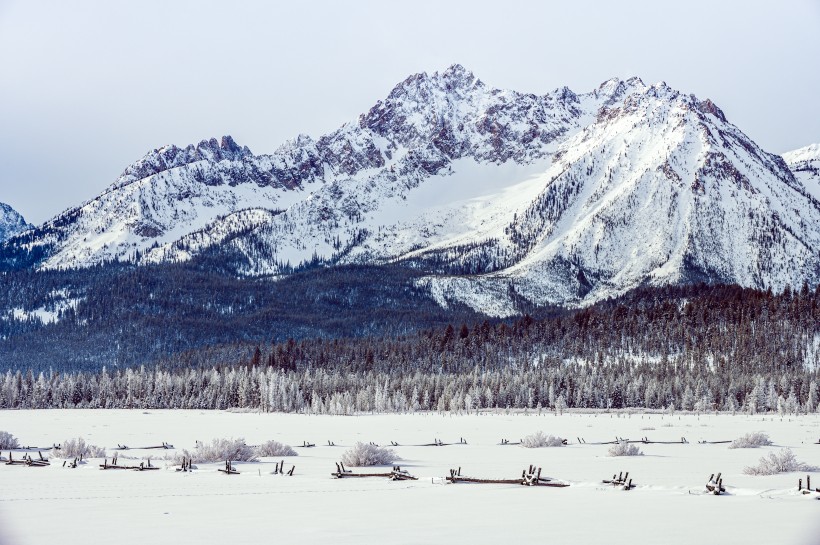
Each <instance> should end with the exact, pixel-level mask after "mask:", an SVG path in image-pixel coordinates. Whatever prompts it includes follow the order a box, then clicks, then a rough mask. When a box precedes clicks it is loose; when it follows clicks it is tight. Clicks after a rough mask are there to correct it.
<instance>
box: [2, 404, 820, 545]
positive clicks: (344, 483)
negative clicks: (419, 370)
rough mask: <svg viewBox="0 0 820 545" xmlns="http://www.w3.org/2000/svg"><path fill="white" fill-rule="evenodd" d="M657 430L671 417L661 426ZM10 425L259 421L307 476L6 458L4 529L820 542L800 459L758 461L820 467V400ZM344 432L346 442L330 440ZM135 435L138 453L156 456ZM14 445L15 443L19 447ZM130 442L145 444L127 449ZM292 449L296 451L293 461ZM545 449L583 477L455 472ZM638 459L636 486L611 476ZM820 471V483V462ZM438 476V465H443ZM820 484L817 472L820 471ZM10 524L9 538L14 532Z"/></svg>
mask: <svg viewBox="0 0 820 545" xmlns="http://www.w3.org/2000/svg"><path fill="white" fill-rule="evenodd" d="M652 428H654V429H652ZM0 430H6V431H9V432H11V433H13V434H14V435H15V436H16V437H17V438H18V439H19V440H20V442H21V443H22V444H28V445H36V446H46V445H51V444H52V443H54V442H61V441H63V440H65V439H67V438H71V437H76V436H82V437H84V438H85V439H86V441H88V442H90V443H93V444H97V445H101V446H105V447H107V448H109V454H111V453H113V451H112V450H110V449H111V447H116V446H117V444H118V443H119V444H127V445H129V446H139V445H154V444H160V443H161V442H163V441H165V442H168V443H172V444H173V445H175V446H176V447H177V448H180V449H181V448H188V449H192V448H193V446H194V443H195V441H196V440H203V441H208V440H210V439H212V438H217V437H244V438H245V440H246V441H247V443H248V444H257V443H260V442H263V441H265V440H268V439H276V440H279V441H282V442H285V443H287V444H290V445H293V446H297V445H301V444H302V442H303V441H309V442H313V443H315V444H316V447H315V448H310V449H297V450H298V451H299V456H298V457H292V458H289V459H286V460H285V466H286V468H290V467H291V465H292V464H295V465H296V471H295V475H294V476H293V477H282V476H279V475H272V474H271V472H272V471H273V466H274V463H273V460H268V459H263V461H262V462H260V463H249V464H237V466H238V468H239V470H240V471H241V474H240V475H234V476H226V475H224V474H222V473H219V472H217V471H216V468H217V467H218V466H219V465H220V464H213V465H202V464H200V465H199V469H198V470H196V471H194V472H193V473H177V472H175V471H173V469H171V467H172V464H171V462H164V461H160V460H157V459H156V458H155V459H154V463H155V464H156V463H159V464H161V465H162V467H163V468H165V466H166V464H167V466H168V468H167V469H163V470H161V471H153V472H137V471H100V470H99V469H98V467H97V461H96V460H94V461H92V462H91V463H88V464H87V465H84V466H80V467H78V468H77V469H69V468H64V467H61V463H62V462H61V461H58V460H52V461H53V462H55V463H53V464H52V465H51V466H49V467H44V468H33V467H31V468H30V467H22V466H6V465H0V543H3V544H4V545H9V544H13V545H18V544H19V545H27V544H41V543H60V544H61V545H68V544H72V543H78V544H79V543H82V544H84V545H86V544H89V543H106V542H108V543H116V544H117V545H129V544H141V545H144V544H146V543H151V544H152V545H153V544H162V543H174V544H179V543H237V544H238V543H262V542H278V543H282V542H296V541H299V542H302V543H319V542H323V543H332V544H338V543H355V544H366V543H391V544H392V543H421V542H427V543H494V544H495V543H511V542H519V543H544V542H550V543H558V544H561V543H578V544H589V543H607V544H613V545H614V544H618V543H629V544H631V545H634V544H642V543H646V544H661V543H663V544H666V543H671V544H676V543H681V544H683V543H687V544H688V543H698V542H703V541H708V542H712V543H721V542H722V543H761V544H767V545H768V544H774V543H777V544H814V543H820V501H817V500H816V499H810V498H809V497H807V496H802V495H800V494H798V493H797V479H798V478H799V477H802V478H803V479H805V475H802V474H797V473H786V474H781V475H775V476H771V477H752V476H747V475H744V474H743V473H742V471H743V468H744V467H745V466H747V465H751V464H756V463H757V461H758V460H759V458H760V457H761V456H762V455H764V454H766V453H768V452H771V451H772V450H779V449H780V448H782V447H785V446H788V447H790V448H792V449H793V450H794V452H795V454H796V455H797V458H798V459H799V460H802V461H804V462H807V463H809V464H811V465H815V466H820V445H818V444H813V443H815V442H817V441H818V440H819V439H820V416H818V415H812V416H800V417H796V418H795V417H791V418H789V417H784V418H783V419H781V418H780V417H778V416H775V417H772V416H765V417H764V416H731V415H718V416H715V415H709V416H703V415H701V416H700V417H698V416H695V415H672V416H670V415H660V414H653V415H641V414H639V413H636V414H632V415H631V416H630V415H626V414H621V415H620V416H618V415H611V414H604V413H597V414H568V413H565V414H564V415H562V416H556V415H554V414H544V415H540V416H539V415H534V414H531V415H520V414H519V415H503V414H482V415H466V416H442V415H438V414H414V415H367V416H357V417H330V416H307V415H285V414H253V413H245V414H242V413H229V412H210V411H140V410H134V411H124V410H109V411H103V410H85V411H83V410H74V411H69V410H65V411H62V410H54V411H0ZM538 430H543V431H544V432H545V433H547V434H553V435H560V436H562V437H566V438H568V439H569V441H570V445H569V446H566V447H560V448H543V449H525V448H522V447H519V446H499V445H498V443H499V442H500V440H501V439H502V438H505V439H509V440H510V441H517V440H518V439H520V438H521V437H523V436H525V435H529V434H531V433H534V432H536V431H538ZM752 431H763V432H766V433H768V434H769V435H770V437H771V439H772V441H773V442H774V445H773V446H771V447H762V448H758V449H735V450H730V449H728V448H727V446H726V445H702V444H698V443H697V441H698V440H726V439H733V438H736V437H738V436H740V435H743V434H745V433H747V432H752ZM616 435H618V436H621V437H627V438H633V439H637V438H640V437H642V436H648V437H649V439H652V440H658V441H661V440H678V439H680V437H681V436H684V437H686V438H687V439H688V440H689V441H690V443H689V444H685V445H683V444H675V445H659V444H649V445H640V448H641V449H642V450H643V452H644V454H645V455H644V456H640V457H629V458H612V457H609V456H607V449H608V447H607V446H596V445H578V444H577V439H576V438H577V437H582V438H585V439H586V441H588V442H592V441H606V440H611V439H612V438H613V437H614V436H616ZM460 437H463V438H464V439H465V440H466V441H467V442H468V444H467V445H453V446H444V447H411V446H399V447H396V448H395V450H396V452H397V454H398V455H399V456H401V457H402V458H403V461H402V462H400V463H401V465H402V467H403V468H406V469H408V470H409V471H410V472H411V473H413V474H415V475H416V476H418V477H419V480H418V481H409V482H392V481H389V480H386V479H342V480H337V479H333V478H331V476H330V473H331V471H332V470H334V469H335V466H334V462H335V461H337V460H338V459H339V458H340V456H341V454H342V453H343V452H344V451H345V450H346V449H345V448H344V446H349V445H352V444H353V443H354V442H356V441H365V442H367V441H373V442H376V443H379V444H382V445H389V443H390V441H396V442H398V443H399V444H414V443H429V442H432V441H433V440H434V439H436V438H438V439H441V440H443V441H445V442H451V441H455V442H457V441H458V440H459V438H460ZM328 440H330V441H333V442H335V443H336V444H337V445H343V446H336V447H329V446H322V445H323V444H324V445H327V441H328ZM143 454H151V455H153V456H157V455H165V454H169V455H171V454H172V452H171V451H156V450H152V451H136V450H131V451H126V452H122V453H120V463H125V462H132V461H133V462H135V463H139V461H141V460H143V459H144V458H143V457H142V455H143ZM3 456H6V457H7V456H8V452H3ZM126 456H134V457H136V459H134V460H127V459H126ZM277 461H278V460H277ZM529 464H535V465H538V466H540V467H542V468H543V469H544V473H545V474H547V475H549V476H553V477H558V478H562V479H565V480H567V481H569V482H570V483H571V484H572V485H571V486H570V487H568V488H546V487H523V486H516V485H468V484H455V485H442V484H435V483H434V482H433V481H434V478H436V477H443V476H444V475H445V474H447V473H448V470H449V468H451V467H452V468H455V467H459V466H461V468H462V472H463V474H466V475H471V476H480V477H499V478H504V477H505V478H513V477H516V476H520V474H521V470H522V469H523V468H525V467H526V466H528V465H529ZM620 471H629V472H630V476H632V477H633V478H634V482H635V483H636V484H637V485H638V486H637V488H636V489H634V490H632V491H630V492H624V491H621V490H615V489H612V488H609V487H608V486H607V485H603V484H601V479H604V478H608V477H611V476H612V474H613V473H617V472H620ZM717 472H722V473H723V479H724V484H725V485H726V486H727V489H728V492H729V494H727V495H725V496H712V495H707V494H705V489H704V484H705V482H706V480H707V479H708V477H709V475H710V474H711V473H717ZM813 477H814V479H813V481H812V486H818V485H820V472H817V473H815V475H813ZM436 480H437V479H436ZM815 482H816V483H817V484H816V485H815V484H814V483H815ZM4 540H5V541H4Z"/></svg>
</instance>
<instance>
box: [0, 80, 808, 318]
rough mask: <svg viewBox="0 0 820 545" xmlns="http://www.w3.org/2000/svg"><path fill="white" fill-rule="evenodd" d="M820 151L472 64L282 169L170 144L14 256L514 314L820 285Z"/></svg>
mask: <svg viewBox="0 0 820 545" xmlns="http://www.w3.org/2000/svg"><path fill="white" fill-rule="evenodd" d="M807 149H808V148H807ZM799 151H802V150H799ZM816 151H817V150H816V149H815V151H814V154H813V155H812V153H811V152H806V153H804V154H803V155H799V153H798V152H794V154H798V155H795V156H794V157H792V156H791V155H790V156H787V160H788V161H789V163H790V165H791V168H792V170H794V173H793V172H792V170H790V168H789V166H788V165H787V164H786V162H784V160H783V159H782V158H781V157H779V156H776V155H772V154H768V153H766V152H765V151H763V150H761V149H760V148H759V147H758V146H757V145H756V144H755V143H754V142H752V141H751V140H750V139H749V138H748V137H746V136H745V135H744V134H743V133H742V132H741V131H740V130H739V129H738V128H737V127H735V126H734V125H732V124H731V123H729V122H728V121H727V119H726V117H725V116H724V114H723V112H722V111H721V110H720V109H719V108H718V107H717V106H716V105H715V104H713V103H712V102H711V101H709V100H700V99H698V98H696V97H695V96H692V95H685V94H682V93H680V92H678V91H676V90H674V89H671V88H669V87H668V86H667V85H666V84H664V83H658V84H655V85H646V84H644V83H643V82H642V81H641V80H640V79H638V78H631V79H629V80H625V81H621V80H618V79H612V80H609V81H606V82H604V83H603V84H602V85H601V86H600V87H598V88H597V89H595V90H593V91H591V92H588V93H584V94H575V93H573V92H572V91H570V90H569V89H567V88H562V89H558V90H556V91H554V92H552V93H549V94H546V95H543V96H536V95H531V94H522V93H517V92H515V91H504V90H499V89H494V88H492V87H490V86H488V85H486V84H484V83H483V82H482V81H480V80H478V79H477V78H476V77H475V76H474V75H473V74H472V73H470V72H469V71H467V70H465V69H464V68H463V67H461V66H459V65H454V66H452V67H450V68H448V69H447V70H446V71H444V72H441V73H438V72H436V73H434V74H432V75H428V74H426V73H422V74H417V75H414V76H411V77H409V78H407V79H406V80H405V81H403V82H401V83H400V84H398V85H397V86H396V87H395V88H394V89H393V91H392V92H391V93H390V94H389V95H388V97H387V98H386V99H385V100H383V101H380V102H379V103H377V104H376V105H375V106H374V107H373V108H371V110H370V111H368V112H367V113H365V114H363V115H361V116H360V117H359V118H358V119H357V120H356V121H354V122H350V123H347V124H345V125H344V126H342V127H340V128H339V129H338V130H336V131H334V132H332V133H330V134H328V135H325V136H323V137H321V138H319V139H318V140H313V139H311V138H310V137H307V136H299V137H298V138H296V139H294V140H292V141H289V142H286V143H285V144H283V145H282V146H281V147H280V148H279V149H278V150H276V151H275V152H274V153H272V154H270V155H253V154H252V153H251V152H250V151H249V150H248V149H247V148H244V147H243V148H241V147H239V146H238V145H236V143H234V142H233V140H232V139H231V138H230V137H224V138H223V139H222V141H221V142H217V141H216V140H210V141H204V142H201V143H200V144H199V145H197V146H188V147H187V148H184V149H181V148H177V147H175V146H168V147H165V148H161V149H158V150H154V151H152V152H150V153H148V154H147V155H146V156H145V157H143V158H142V159H141V160H140V161H138V162H137V163H135V164H133V165H131V166H130V167H128V169H126V171H125V172H124V173H123V174H122V175H121V176H120V178H119V179H118V180H117V181H116V182H115V183H114V184H112V185H111V186H110V187H109V188H108V190H106V191H105V192H104V193H103V194H102V195H100V196H98V197H97V198H95V199H93V200H91V201H88V202H86V203H84V204H83V205H81V206H79V207H77V208H74V209H71V210H68V211H67V212H65V213H63V214H61V215H60V216H58V217H56V218H54V219H52V220H50V221H49V222H46V223H45V224H44V225H42V226H39V227H38V228H37V229H36V230H34V231H30V232H29V233H27V234H26V235H23V236H20V237H17V238H14V239H12V240H10V241H9V242H8V243H7V244H6V245H5V247H4V252H5V253H6V254H7V255H9V254H13V255H19V254H20V252H21V251H24V252H29V253H31V254H32V255H36V256H42V259H39V258H38V266H39V267H43V268H61V267H82V266H88V265H91V264H95V263H100V262H103V261H108V260H125V261H134V262H137V263H157V262H165V261H183V260H188V259H191V258H193V257H195V256H197V255H199V254H202V253H203V252H208V253H209V255H213V254H214V253H216V254H220V253H224V254H225V255H230V256H232V262H234V263H239V265H238V268H239V270H238V271H237V272H239V273H241V274H246V275H259V274H272V273H273V274H275V273H281V272H286V271H288V270H291V267H292V266H296V265H299V264H300V263H305V262H309V261H314V262H315V261H320V262H324V263H326V264H338V263H375V264H380V263H399V264H404V265H406V266H411V267H415V268H419V269H421V270H424V271H428V273H429V275H428V276H427V277H426V278H425V279H424V280H422V281H421V282H422V284H423V285H426V286H427V287H428V288H429V289H430V290H431V291H432V293H433V294H434V295H435V296H436V297H437V298H438V300H439V301H440V302H441V303H442V304H443V305H447V304H448V301H453V300H459V301H463V302H466V303H467V304H469V305H471V306H473V307H476V308H481V309H483V310H487V311H489V312H491V313H494V314H499V315H504V314H510V313H512V312H514V304H513V303H514V301H515V300H516V299H518V298H520V297H522V296H523V297H524V298H525V299H527V300H529V301H531V302H534V303H546V302H560V303H567V304H584V303H586V302H591V301H594V300H598V299H601V298H604V297H608V296H614V295H617V294H620V293H623V292H624V291H626V290H629V289H631V288H633V287H636V286H639V285H642V284H647V283H649V284H668V283H677V282H688V281H697V280H704V281H720V282H736V283H739V284H741V285H744V286H757V287H764V286H771V287H772V288H773V289H782V288H783V287H784V286H786V285H787V284H791V285H799V284H802V283H803V282H804V281H807V282H810V283H817V282H818V280H820V257H818V250H820V202H818V200H817V195H816V193H815V195H814V196H812V193H814V190H813V189H812V188H807V185H809V182H810V181H811V180H810V179H808V178H807V177H806V176H804V173H805V172H810V173H814V174H813V175H814V176H815V178H814V182H815V185H814V186H813V187H815V188H816V187H817V183H816V182H817V179H816V172H817V170H816V165H817V163H816V162H815V163H812V162H811V161H816V160H817V153H816ZM804 156H805V157H814V159H802V157H804ZM804 163H805V164H806V165H808V166H806V167H805V169H808V170H805V169H804V167H803V166H801V165H804ZM812 165H814V166H812ZM811 168H814V170H811ZM801 169H803V170H801ZM804 170H805V172H804ZM807 180H808V181H807ZM237 256H238V257H239V259H238V260H237V259H235V258H236V257H237Z"/></svg>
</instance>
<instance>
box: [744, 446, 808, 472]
mask: <svg viewBox="0 0 820 545" xmlns="http://www.w3.org/2000/svg"><path fill="white" fill-rule="evenodd" d="M817 469H818V468H816V467H814V466H810V465H809V464H807V463H805V462H801V461H800V460H798V459H797V458H796V457H795V456H794V452H792V449H790V448H784V449H783V450H781V451H780V452H770V453H769V454H768V456H763V457H762V458H760V462H759V463H758V464H757V465H756V466H749V467H747V468H744V469H743V473H745V474H746V475H776V474H778V473H788V472H790V471H817Z"/></svg>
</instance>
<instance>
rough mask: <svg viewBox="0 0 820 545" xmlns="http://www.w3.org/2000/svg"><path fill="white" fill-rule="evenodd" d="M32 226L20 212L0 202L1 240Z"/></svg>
mask: <svg viewBox="0 0 820 545" xmlns="http://www.w3.org/2000/svg"><path fill="white" fill-rule="evenodd" d="M30 227H31V225H29V224H28V223H26V220H24V219H23V216H21V215H20V213H19V212H17V211H16V210H15V209H14V208H12V207H11V206H9V205H7V204H5V203H2V202H0V242H3V241H4V240H7V239H9V238H11V237H13V236H14V235H17V234H19V233H22V232H23V231H25V230H26V229H28V228H30Z"/></svg>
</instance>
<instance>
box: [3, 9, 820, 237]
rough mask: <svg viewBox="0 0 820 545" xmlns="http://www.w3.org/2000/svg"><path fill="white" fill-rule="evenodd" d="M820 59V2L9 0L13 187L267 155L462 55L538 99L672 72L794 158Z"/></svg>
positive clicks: (52, 195)
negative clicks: (189, 151)
mask: <svg viewBox="0 0 820 545" xmlns="http://www.w3.org/2000/svg"><path fill="white" fill-rule="evenodd" d="M818 53H820V1H819V0H792V1H770V2H751V1H720V2H716V1H714V0H708V1H701V0H697V1H694V0H688V1H686V2H675V3H670V2H661V1H658V0H652V1H646V2H639V1H630V2H623V1H619V2H613V1H606V0H602V1H597V2H593V1H577V0H574V1H572V2H569V1H566V2H539V1H535V0H533V1H520V2H515V1H510V0H505V1H504V2H499V1H497V0H494V1H486V2H485V1H477V0H472V1H465V2H455V1H452V2H446V1H442V0H439V1H420V0H413V1H412V2H392V1H391V2H388V1H382V2H368V1H327V2H319V1H313V2H310V1H296V0H293V1H291V2H261V1H260V2H226V1H224V0H221V1H219V2H211V1H205V0H196V1H190V2H184V1H177V2H171V1H169V0H162V1H153V0H150V1H149V0H139V1H133V2H111V1H110V0H102V1H99V2H95V1H83V0H75V1H71V2H65V1H54V2H41V1H37V0H20V1H18V0H0V129H2V130H0V201H4V202H7V203H9V204H11V205H12V206H13V207H14V208H16V209H17V210H19V211H20V212H21V213H22V214H23V215H24V216H25V217H26V218H27V219H28V220H29V221H32V222H42V221H44V220H46V219H48V218H49V217H51V216H52V215H54V214H56V213H58V212H60V211H62V210H63V209H65V208H67V207H69V206H72V205H76V204H79V203H80V202H81V201H84V200H87V199H90V198H92V197H93V196H95V195H96V194H97V193H99V192H100V191H102V190H103V189H104V188H105V187H106V186H107V185H108V184H110V183H111V182H113V181H114V179H115V178H116V177H117V176H118V175H119V174H120V173H121V172H122V171H123V169H124V168H125V167H126V166H127V165H128V164H129V163H131V162H133V161H134V160H136V159H138V158H139V157H141V156H142V155H143V154H144V153H146V152H147V151H149V150H151V149H153V148H156V147H160V146H162V145H165V144H177V145H180V146H184V145H187V144H189V143H195V142H198V141H199V140H202V139H205V138H209V137H219V136H221V135H223V134H231V135H233V137H234V139H235V140H236V141H237V142H238V143H239V144H243V145H247V146H249V147H250V148H251V150H252V151H254V152H255V153H266V152H271V151H273V150H275V149H276V148H277V147H278V145H279V144H280V143H281V142H282V141H284V140H285V139H287V138H292V137H294V136H296V135H297V134H299V133H307V134H309V135H311V136H314V137H318V136H320V135H321V134H324V133H326V132H329V131H331V130H333V129H335V128H336V127H338V126H339V125H341V124H342V123H344V122H345V121H348V120H351V119H355V118H356V116H358V114H359V113H361V112H364V111H366V110H367V109H368V108H369V107H370V106H372V105H373V104H374V103H375V102H376V101H377V100H379V99H380V98H384V97H385V96H386V95H387V94H388V93H389V91H390V89H391V88H392V87H393V86H394V85H395V84H396V83H398V82H399V81H401V80H403V79H404V78H406V77H407V76H408V75H410V74H413V73H416V72H421V71H427V72H434V71H436V70H441V69H444V68H446V67H447V66H448V65H450V64H452V63H454V62H458V63H461V64H463V65H464V66H465V67H467V68H468V69H470V70H472V71H473V72H474V73H475V74H476V76H478V77H479V78H481V79H482V80H484V81H485V82H486V83H488V84H489V85H492V86H496V87H501V88H510V89H515V90H518V91H524V92H532V93H537V94H543V93H547V92H549V91H551V90H553V89H555V88H557V87H561V86H563V85H567V86H568V87H570V88H571V89H572V90H574V91H576V92H585V91H589V90H591V89H593V88H594V87H596V86H597V85H598V84H600V83H601V82H602V81H604V80H607V79H609V78H610V77H620V78H627V77H630V76H633V75H637V76H640V77H641V78H643V80H644V81H645V82H647V83H654V82H657V81H660V80H664V81H666V82H667V83H668V84H669V85H671V86H672V87H674V88H676V89H678V90H681V91H683V92H686V93H694V94H696V95H698V96H699V97H701V98H707V97H708V98H711V99H712V100H714V101H715V102H716V103H717V104H718V105H719V106H720V107H721V108H722V109H723V110H724V112H725V113H726V114H727V116H728V117H729V119H730V121H732V122H733V123H735V124H736V125H738V126H739V127H740V128H741V129H742V130H743V131H745V132H746V133H747V134H748V135H749V136H751V137H752V138H753V139H754V140H755V141H757V142H758V143H759V144H760V145H761V146H763V148H764V149H766V150H768V151H772V152H778V153H779V152H783V151H787V150H790V149H794V148H797V147H802V146H804V145H807V144H809V143H812V142H820V62H818Z"/></svg>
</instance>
